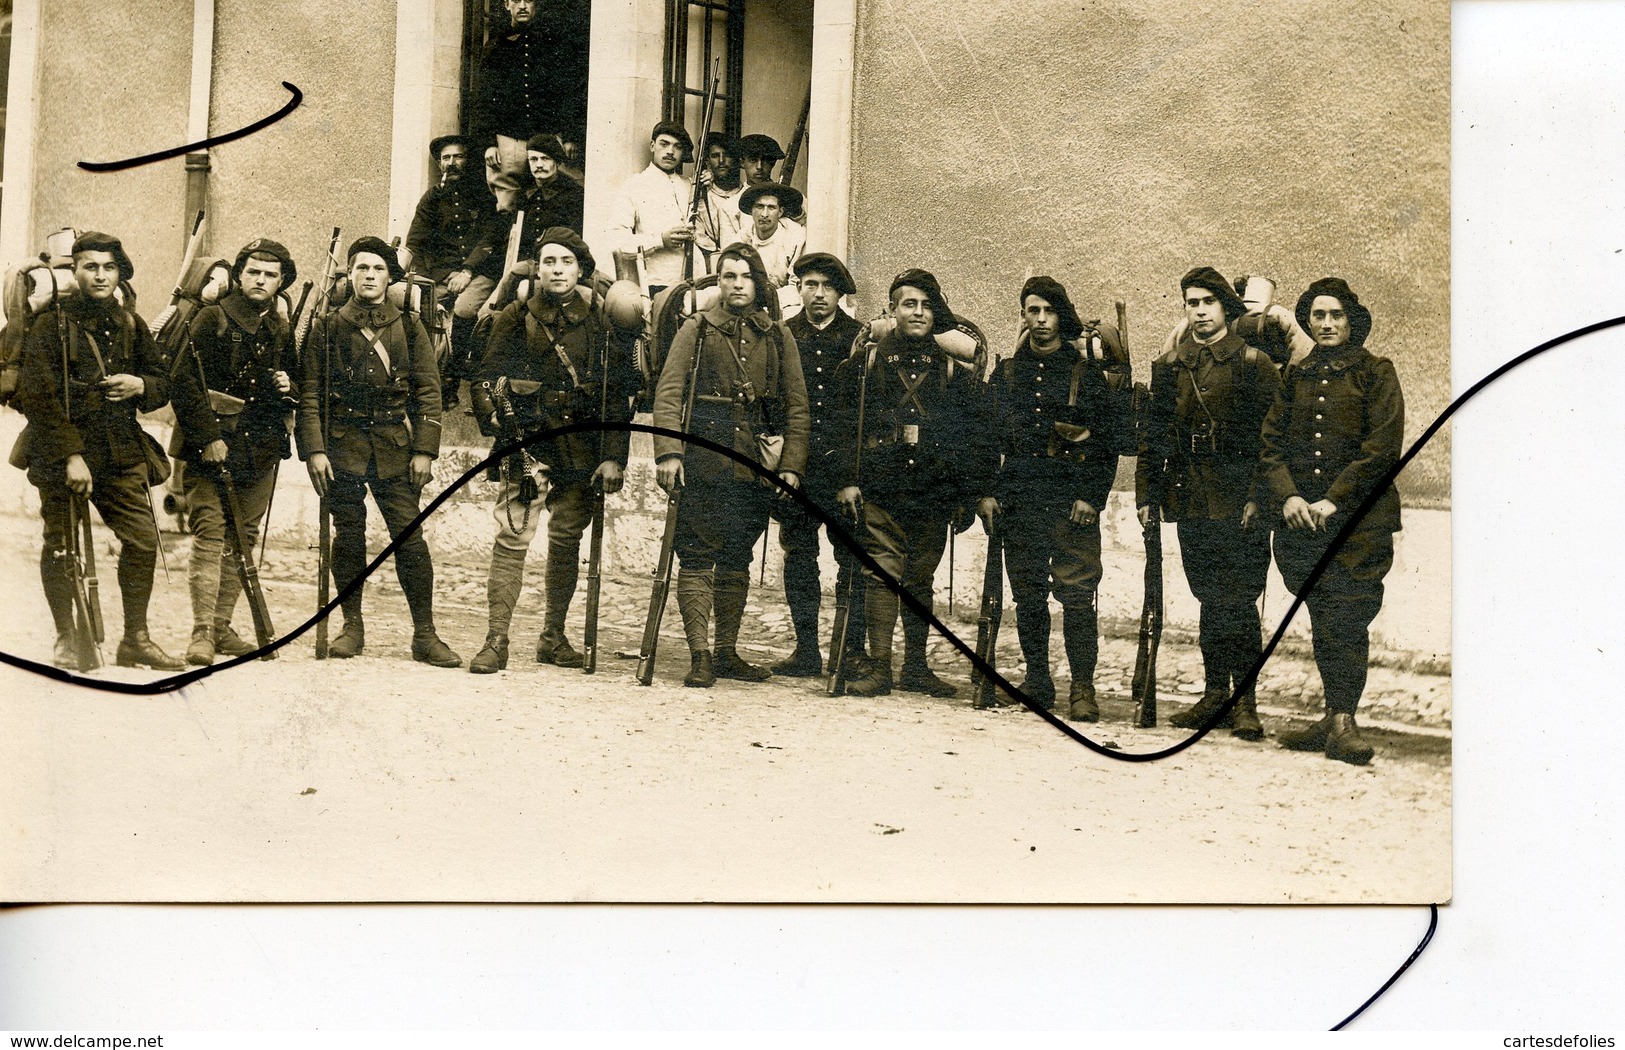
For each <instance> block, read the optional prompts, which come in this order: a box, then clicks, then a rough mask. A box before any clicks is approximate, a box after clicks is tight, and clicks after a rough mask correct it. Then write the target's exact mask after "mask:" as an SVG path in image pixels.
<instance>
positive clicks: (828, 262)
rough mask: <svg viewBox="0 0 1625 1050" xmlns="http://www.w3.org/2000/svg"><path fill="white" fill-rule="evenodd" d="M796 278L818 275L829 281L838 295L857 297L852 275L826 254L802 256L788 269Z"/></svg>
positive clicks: (837, 260) (834, 258)
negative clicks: (812, 274)
mask: <svg viewBox="0 0 1625 1050" xmlns="http://www.w3.org/2000/svg"><path fill="white" fill-rule="evenodd" d="M790 270H791V272H793V273H794V274H795V275H796V276H797V277H804V276H806V275H807V274H809V273H820V274H823V275H824V276H825V277H827V278H828V279H829V283H830V284H833V285H834V286H835V292H836V294H838V295H857V294H858V285H857V282H855V281H853V280H852V274H851V273H850V272H849V271H848V270H847V268H846V264H845V263H843V262H841V260H839V259H837V258H836V257H835V256H833V255H831V254H829V253H828V252H813V253H811V254H810V255H803V256H802V257H801V258H799V259H797V260H796V261H795V263H793V264H792V265H791V267H790Z"/></svg>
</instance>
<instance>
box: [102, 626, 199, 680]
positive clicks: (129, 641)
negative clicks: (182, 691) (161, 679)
mask: <svg viewBox="0 0 1625 1050" xmlns="http://www.w3.org/2000/svg"><path fill="white" fill-rule="evenodd" d="M117 661H118V665H119V666H120V667H150V668H152V669H153V670H154V671H183V670H185V669H186V661H185V660H177V659H175V658H174V657H173V656H170V655H169V654H168V653H166V652H164V651H163V650H162V649H160V648H159V647H158V643H157V642H155V641H153V640H152V636H151V635H149V634H147V632H146V630H145V629H138V630H134V631H125V632H124V637H123V638H122V639H120V641H119V643H118V656H117Z"/></svg>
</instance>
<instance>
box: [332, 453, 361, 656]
mask: <svg viewBox="0 0 1625 1050" xmlns="http://www.w3.org/2000/svg"><path fill="white" fill-rule="evenodd" d="M365 496H366V488H365V486H364V483H363V482H362V480H361V478H360V477H359V476H357V475H355V474H351V473H349V472H348V471H342V470H338V469H337V468H335V469H334V471H333V480H332V481H330V482H328V486H327V507H328V513H330V514H331V515H332V517H333V557H332V562H333V592H334V593H335V594H337V593H340V592H342V591H343V590H344V588H346V587H348V586H349V585H350V581H351V580H353V579H355V578H356V577H358V576H360V575H361V570H362V569H363V568H365V567H366V564H367V505H366V503H364V502H363V499H364V498H365ZM365 590H366V584H364V583H363V584H362V585H361V586H359V587H357V588H356V589H355V593H354V594H352V595H350V596H349V597H348V598H346V599H344V603H343V605H342V606H341V608H342V609H343V610H344V629H343V630H341V631H340V632H339V633H338V636H337V637H336V638H334V639H333V642H332V644H331V645H329V646H328V648H327V651H328V653H329V655H331V656H334V657H337V658H338V659H341V660H343V659H348V658H349V657H352V656H360V655H361V651H362V650H363V649H364V648H366V645H367V630H366V624H365V623H364V622H363V621H362V619H361V596H362V594H363V593H364V592H365Z"/></svg>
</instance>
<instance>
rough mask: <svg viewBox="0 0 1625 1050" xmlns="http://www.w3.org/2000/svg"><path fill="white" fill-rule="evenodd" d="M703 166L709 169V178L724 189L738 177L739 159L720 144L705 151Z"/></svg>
mask: <svg viewBox="0 0 1625 1050" xmlns="http://www.w3.org/2000/svg"><path fill="white" fill-rule="evenodd" d="M705 166H706V167H707V168H709V169H711V178H712V179H714V180H716V182H717V184H718V185H719V186H722V187H723V188H724V189H726V188H728V187H729V186H733V185H735V184H736V183H737V180H738V179H739V159H738V158H737V157H735V156H734V155H733V154H731V153H729V152H728V151H727V150H726V149H724V148H723V147H721V146H712V147H711V148H710V149H709V150H707V151H706V153H705Z"/></svg>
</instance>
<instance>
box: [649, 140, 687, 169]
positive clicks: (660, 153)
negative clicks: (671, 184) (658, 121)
mask: <svg viewBox="0 0 1625 1050" xmlns="http://www.w3.org/2000/svg"><path fill="white" fill-rule="evenodd" d="M649 159H650V160H652V161H654V165H655V167H657V168H659V169H660V170H661V171H667V172H670V171H676V170H677V168H678V166H679V165H681V164H682V163H683V142H682V140H681V139H679V138H677V137H676V136H675V135H661V136H659V137H657V138H655V139H654V140H653V141H651V142H650V143H649Z"/></svg>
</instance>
